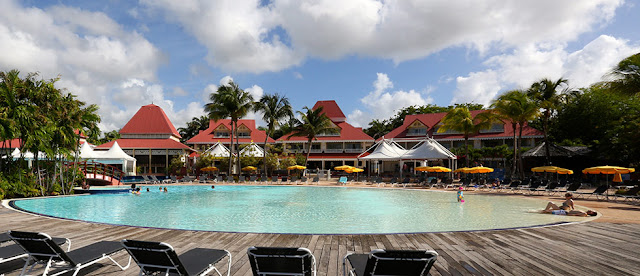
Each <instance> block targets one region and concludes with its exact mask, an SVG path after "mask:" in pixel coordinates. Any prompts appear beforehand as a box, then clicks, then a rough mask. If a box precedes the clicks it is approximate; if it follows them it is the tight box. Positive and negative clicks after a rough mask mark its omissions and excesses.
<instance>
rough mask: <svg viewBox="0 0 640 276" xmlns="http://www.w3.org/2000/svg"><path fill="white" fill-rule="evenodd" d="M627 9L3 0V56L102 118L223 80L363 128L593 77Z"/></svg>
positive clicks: (634, 21) (628, 21) (184, 111)
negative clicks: (334, 110) (400, 114)
mask: <svg viewBox="0 0 640 276" xmlns="http://www.w3.org/2000/svg"><path fill="white" fill-rule="evenodd" d="M638 15H640V3H638V2H635V1H630V0H627V1H624V0H581V1H575V0H539V1H521V0H502V1H498V0H476V1H468V0H430V1H422V0H348V1H347V0H304V1H303V0H271V1H269V0H218V1H209V0H181V1H174V0H139V1H134V0H105V1H82V0H77V1H62V0H58V1H48V0H43V1H36V0H26V1H16V0H0V70H2V71H8V70H12V69H18V70H20V71H21V72H22V73H23V75H26V73H29V72H38V73H39V74H40V76H41V77H42V78H45V79H51V78H55V77H57V76H59V77H60V80H59V81H58V82H57V87H59V88H64V89H66V90H67V91H68V92H71V93H73V94H76V95H78V98H79V99H80V100H82V101H85V102H87V103H89V104H97V105H98V106H99V108H100V109H99V114H100V116H101V118H102V122H101V123H100V125H99V126H100V128H101V129H102V130H103V131H111V130H118V129H120V128H122V127H123V126H124V125H125V124H126V123H127V121H128V120H129V119H130V118H131V117H132V116H133V114H135V112H136V111H137V110H138V109H139V108H140V107H141V106H143V105H147V104H151V103H153V104H156V105H158V106H160V107H162V108H163V109H164V111H165V113H167V115H168V117H169V118H170V119H171V121H172V122H173V124H174V125H175V126H176V127H182V126H185V124H186V122H188V121H190V120H191V118H193V117H196V116H202V115H205V112H204V105H205V104H206V103H207V102H208V98H209V95H210V94H211V93H215V91H216V90H217V88H218V87H219V86H220V85H224V84H226V83H228V82H229V81H230V80H233V81H234V82H235V83H237V84H238V85H239V86H240V88H242V89H244V90H245V91H248V92H249V93H251V94H252V95H253V96H254V97H255V98H256V99H259V98H260V97H261V96H262V95H264V94H273V93H278V94H280V95H284V96H286V97H288V98H289V100H290V102H291V104H292V106H293V108H294V110H302V108H303V107H305V106H306V107H312V106H313V105H314V103H315V102H316V101H319V100H336V101H337V102H338V104H339V105H340V107H341V108H342V110H343V112H344V113H345V115H347V121H348V122H349V123H351V124H353V125H355V126H361V127H365V128H366V127H367V125H368V123H369V122H370V121H371V120H373V119H380V120H382V119H387V118H389V117H391V116H393V115H394V114H395V112H396V111H397V110H399V109H401V108H403V107H407V106H411V105H425V104H436V105H440V106H448V105H451V104H455V103H471V102H472V103H481V104H485V105H488V104H490V103H491V101H492V100H493V99H495V98H496V97H497V96H498V95H500V94H501V93H504V92H505V91H508V90H512V89H520V88H526V87H529V86H530V85H531V84H532V83H533V82H535V81H537V80H540V79H542V78H549V79H554V80H555V79H558V78H561V77H562V78H566V79H568V80H569V85H570V86H571V87H572V88H580V87H586V86H589V85H590V84H592V83H595V82H599V81H602V80H603V77H604V79H606V75H607V73H608V72H609V71H610V70H611V68H612V67H613V66H615V65H616V64H617V63H618V62H619V61H620V60H622V59H624V58H625V57H628V56H630V55H633V54H635V53H638V52H640V28H638V26H640V16H638ZM247 118H255V119H257V123H258V125H262V121H261V120H260V114H255V113H251V114H248V115H247Z"/></svg>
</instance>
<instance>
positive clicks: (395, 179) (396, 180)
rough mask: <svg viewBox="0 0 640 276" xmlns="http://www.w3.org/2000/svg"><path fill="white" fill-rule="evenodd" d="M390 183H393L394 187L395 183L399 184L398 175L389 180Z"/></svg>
mask: <svg viewBox="0 0 640 276" xmlns="http://www.w3.org/2000/svg"><path fill="white" fill-rule="evenodd" d="M389 184H391V187H393V186H394V185H396V184H398V178H397V177H392V178H391V179H390V180H389Z"/></svg>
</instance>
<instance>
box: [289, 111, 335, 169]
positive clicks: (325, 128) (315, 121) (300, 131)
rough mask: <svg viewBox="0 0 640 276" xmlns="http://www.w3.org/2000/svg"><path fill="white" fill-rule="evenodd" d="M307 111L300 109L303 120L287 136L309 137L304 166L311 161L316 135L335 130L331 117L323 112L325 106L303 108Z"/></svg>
mask: <svg viewBox="0 0 640 276" xmlns="http://www.w3.org/2000/svg"><path fill="white" fill-rule="evenodd" d="M303 109H304V110H305V111H306V112H305V113H303V112H300V111H298V114H299V115H300V117H301V120H299V121H298V123H297V125H296V126H295V127H294V128H293V131H292V132H291V135H290V136H289V137H288V138H287V139H290V138H291V137H307V143H308V144H309V145H308V146H307V157H306V158H305V159H304V166H305V167H306V166H307V162H308V161H309V154H310V153H311V143H312V142H313V140H315V139H316V137H317V136H318V135H320V134H322V133H327V132H332V131H335V129H334V128H333V124H332V123H331V119H329V117H327V115H325V114H324V113H323V109H324V108H323V107H318V108H316V109H309V108H308V107H306V106H305V107H304V108H303Z"/></svg>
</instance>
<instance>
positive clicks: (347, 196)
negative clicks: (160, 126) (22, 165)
mask: <svg viewBox="0 0 640 276" xmlns="http://www.w3.org/2000/svg"><path fill="white" fill-rule="evenodd" d="M141 188H142V194H141V195H133V194H97V195H83V196H70V197H53V198H38V199H27V200H17V201H15V202H14V204H15V206H16V207H18V208H21V209H24V210H27V211H30V212H35V213H40V214H44V215H49V216H54V217H60V218H68V219H77V220H84V221H91V222H101V223H110V224H120V225H131V226H144V227H159V228H173V229H189V230H207V231H228V232H257V233H304V234H356V233H368V234H373V233H413V232H439V231H464V230H485V229H498V228H511V227H526V226H534V225H541V224H550V223H557V222H564V221H580V220H582V219H583V218H576V217H566V216H554V215H546V214H538V213H533V212H532V210H539V209H542V208H543V207H544V206H545V205H546V202H544V201H542V200H537V199H521V198H515V197H500V196H485V195H466V196H465V200H466V202H465V203H458V202H457V201H456V196H455V193H451V192H438V191H425V190H399V189H366V188H344V187H309V186H222V185H218V186H216V188H215V189H214V190H212V189H211V187H210V186H169V192H168V193H164V192H161V191H159V190H158V187H157V186H149V189H150V192H146V186H141Z"/></svg>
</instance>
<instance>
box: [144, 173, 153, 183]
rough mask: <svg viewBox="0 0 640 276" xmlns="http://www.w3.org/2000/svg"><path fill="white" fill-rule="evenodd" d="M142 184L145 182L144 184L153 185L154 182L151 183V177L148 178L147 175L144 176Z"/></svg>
mask: <svg viewBox="0 0 640 276" xmlns="http://www.w3.org/2000/svg"><path fill="white" fill-rule="evenodd" d="M142 182H143V183H144V184H151V183H152V182H151V179H149V177H148V176H146V175H142Z"/></svg>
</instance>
